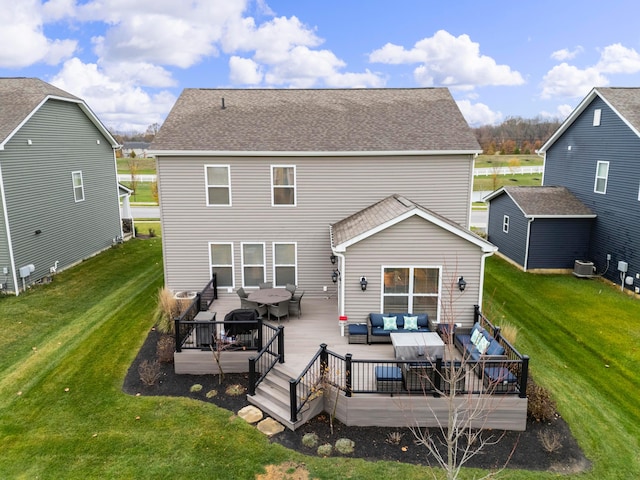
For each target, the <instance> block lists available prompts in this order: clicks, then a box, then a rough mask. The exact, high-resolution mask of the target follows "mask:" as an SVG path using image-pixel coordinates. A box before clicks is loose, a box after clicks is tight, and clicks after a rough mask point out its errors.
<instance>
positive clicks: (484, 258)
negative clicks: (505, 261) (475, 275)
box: [478, 250, 495, 308]
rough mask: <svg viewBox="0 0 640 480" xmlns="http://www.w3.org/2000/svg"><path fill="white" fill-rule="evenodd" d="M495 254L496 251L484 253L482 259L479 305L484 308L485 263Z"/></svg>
mask: <svg viewBox="0 0 640 480" xmlns="http://www.w3.org/2000/svg"><path fill="white" fill-rule="evenodd" d="M494 253H495V250H494V251H491V252H487V253H483V254H482V257H481V259H480V287H479V289H478V305H480V307H481V308H482V295H483V293H484V271H485V263H486V259H487V257H490V256H492V255H493V254H494Z"/></svg>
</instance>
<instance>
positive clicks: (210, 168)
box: [204, 165, 231, 207]
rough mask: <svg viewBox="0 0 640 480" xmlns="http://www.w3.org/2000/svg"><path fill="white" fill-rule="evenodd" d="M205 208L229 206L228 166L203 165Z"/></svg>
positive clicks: (229, 183) (229, 181)
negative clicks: (205, 191) (205, 190)
mask: <svg viewBox="0 0 640 480" xmlns="http://www.w3.org/2000/svg"><path fill="white" fill-rule="evenodd" d="M204 170H205V179H206V186H207V206H208V207H209V206H220V205H222V206H224V205H231V169H230V167H229V165H205V166H204Z"/></svg>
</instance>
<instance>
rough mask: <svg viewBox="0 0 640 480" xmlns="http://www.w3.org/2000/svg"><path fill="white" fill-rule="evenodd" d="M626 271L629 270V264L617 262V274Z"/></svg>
mask: <svg viewBox="0 0 640 480" xmlns="http://www.w3.org/2000/svg"><path fill="white" fill-rule="evenodd" d="M628 269H629V264H628V263H627V262H623V261H622V260H620V261H619V262H618V271H619V272H626V271H627V270H628Z"/></svg>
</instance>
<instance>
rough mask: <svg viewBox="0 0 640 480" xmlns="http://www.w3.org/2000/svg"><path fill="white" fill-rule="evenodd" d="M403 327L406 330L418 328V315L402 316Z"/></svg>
mask: <svg viewBox="0 0 640 480" xmlns="http://www.w3.org/2000/svg"><path fill="white" fill-rule="evenodd" d="M404 328H405V329H406V330H418V317H404Z"/></svg>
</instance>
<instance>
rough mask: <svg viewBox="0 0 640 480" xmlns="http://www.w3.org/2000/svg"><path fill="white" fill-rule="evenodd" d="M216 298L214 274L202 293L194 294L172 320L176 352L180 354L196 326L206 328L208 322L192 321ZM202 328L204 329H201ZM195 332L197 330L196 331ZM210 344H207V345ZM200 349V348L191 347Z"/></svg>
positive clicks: (216, 285)
mask: <svg viewBox="0 0 640 480" xmlns="http://www.w3.org/2000/svg"><path fill="white" fill-rule="evenodd" d="M217 298H218V279H217V276H216V274H215V273H214V274H213V276H212V278H211V280H209V283H207V284H206V285H205V287H204V288H203V289H202V291H200V292H198V293H196V296H195V298H194V299H193V300H192V301H191V303H190V304H189V305H188V306H187V308H186V309H185V310H184V311H183V312H182V314H181V315H180V316H179V317H178V318H175V319H174V322H175V340H176V352H180V351H181V349H182V348H187V347H184V343H185V340H186V339H187V338H189V336H190V335H191V334H192V333H193V331H194V328H195V327H196V325H203V326H206V325H207V324H209V323H210V322H195V321H194V319H195V317H196V315H198V312H206V311H207V310H209V307H210V306H211V305H212V304H213V301H214V300H216V299H217ZM203 328H204V327H203ZM196 331H197V329H196ZM209 343H211V342H207V345H208V344H209ZM193 348H201V347H193Z"/></svg>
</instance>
